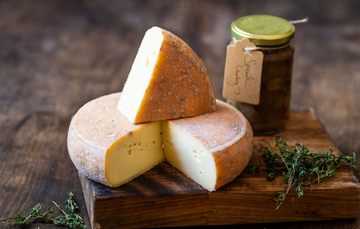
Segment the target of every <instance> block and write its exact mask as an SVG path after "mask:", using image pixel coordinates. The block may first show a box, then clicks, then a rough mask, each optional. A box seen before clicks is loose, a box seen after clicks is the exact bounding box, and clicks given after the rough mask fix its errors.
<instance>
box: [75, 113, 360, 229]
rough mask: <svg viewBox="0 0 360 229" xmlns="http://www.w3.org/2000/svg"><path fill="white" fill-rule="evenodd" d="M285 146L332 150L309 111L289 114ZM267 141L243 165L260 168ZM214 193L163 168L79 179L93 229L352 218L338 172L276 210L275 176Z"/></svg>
mask: <svg viewBox="0 0 360 229" xmlns="http://www.w3.org/2000/svg"><path fill="white" fill-rule="evenodd" d="M282 136H284V137H285V138H286V139H287V141H288V143H289V144H292V142H293V141H294V142H301V143H303V144H304V145H305V146H307V147H309V149H310V151H311V152H318V151H326V150H327V149H328V147H331V148H332V149H333V150H334V151H335V152H336V151H337V148H336V147H335V145H334V144H333V142H332V141H331V139H330V138H329V136H328V135H327V133H326V131H325V130H324V128H323V126H322V125H321V123H320V122H319V121H318V119H317V118H316V116H315V114H314V112H313V111H312V110H308V109H303V110H297V111H293V112H292V113H291V116H290V122H289V124H288V126H287V127H286V129H285V130H284V131H283V132H282ZM273 137H274V136H273V135H271V136H257V137H255V142H254V152H253V156H252V158H251V160H250V162H249V165H248V166H253V165H260V166H261V167H265V161H264V158H263V156H262V153H263V149H264V147H265V146H269V145H270V143H271V142H273ZM246 171H247V169H245V172H243V173H242V174H241V175H240V176H239V177H238V178H236V179H235V180H234V181H233V182H231V183H229V184H228V185H226V186H224V187H222V188H220V189H219V190H217V191H215V192H208V191H206V190H205V189H203V188H201V187H200V186H199V185H197V184H196V183H195V182H193V181H192V180H190V179H189V178H187V177H186V176H185V175H183V174H182V173H181V172H179V171H178V170H177V169H175V168H174V167H172V166H171V165H170V164H168V163H167V162H164V163H162V164H160V165H158V166H156V167H155V168H153V169H152V170H150V171H148V172H146V173H145V174H143V175H141V176H139V177H138V178H136V179H134V180H133V181H130V182H129V183H127V184H125V185H123V186H121V187H119V188H116V189H112V188H108V187H105V186H103V185H101V184H98V183H96V182H93V181H91V180H89V179H88V178H86V177H85V176H84V175H82V174H80V173H79V176H80V180H81V184H82V188H83V192H84V198H85V201H86V204H87V209H88V213H89V217H90V221H91V223H92V225H93V227H94V228H120V227H121V228H144V227H147V228H148V227H178V226H200V225H231V224H249V223H273V222H291V221H320V220H335V219H351V218H356V217H357V216H358V214H359V204H360V184H359V182H358V180H357V179H356V177H355V176H354V174H353V173H352V171H351V169H350V168H348V167H347V166H342V167H341V168H340V169H339V171H338V173H337V174H336V176H335V177H333V178H330V179H327V180H324V181H323V182H322V183H321V185H320V186H319V185H315V188H314V189H313V190H312V191H311V192H310V188H306V189H305V195H304V197H302V198H301V199H298V198H297V197H295V198H294V203H295V206H296V209H297V211H298V212H299V213H296V212H295V211H294V209H293V204H292V201H291V198H288V199H287V201H286V202H285V203H284V204H283V205H282V206H281V208H280V209H279V210H277V211H275V207H276V205H275V201H274V198H275V197H277V192H279V191H282V190H283V188H284V186H285V185H284V182H283V179H282V177H281V176H279V177H277V178H276V179H275V180H274V181H272V182H269V181H267V180H266V173H265V172H260V173H256V174H248V173H247V172H246Z"/></svg>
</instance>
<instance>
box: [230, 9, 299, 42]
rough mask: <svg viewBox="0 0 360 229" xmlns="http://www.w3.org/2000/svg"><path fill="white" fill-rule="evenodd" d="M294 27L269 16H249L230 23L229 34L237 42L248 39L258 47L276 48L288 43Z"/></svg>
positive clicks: (292, 35) (283, 20)
mask: <svg viewBox="0 0 360 229" xmlns="http://www.w3.org/2000/svg"><path fill="white" fill-rule="evenodd" d="M294 33H295V27H294V25H293V24H291V23H290V22H289V21H287V20H285V19H282V18H279V17H275V16H270V15H260V14H258V15H249V16H245V17H241V18H239V19H237V20H236V21H234V22H233V23H231V34H232V36H233V37H235V38H236V39H237V40H241V39H243V38H249V39H250V41H251V42H253V43H254V44H256V45H260V46H276V45H282V44H285V43H287V42H289V41H290V40H291V39H292V38H293V37H294Z"/></svg>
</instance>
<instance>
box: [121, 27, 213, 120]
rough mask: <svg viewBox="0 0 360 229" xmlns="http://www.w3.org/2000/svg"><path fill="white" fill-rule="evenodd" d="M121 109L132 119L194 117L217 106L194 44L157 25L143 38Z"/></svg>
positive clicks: (209, 80) (211, 110) (210, 84)
mask: <svg viewBox="0 0 360 229" xmlns="http://www.w3.org/2000/svg"><path fill="white" fill-rule="evenodd" d="M117 109H118V110H120V111H121V113H122V114H123V115H124V116H125V117H126V118H128V119H129V121H130V122H132V123H142V122H149V121H156V120H168V119H175V118H181V117H191V116H196V115H201V114H206V113H210V112H213V111H215V110H216V101H215V92H214V88H213V85H212V82H211V78H210V76H209V74H208V72H207V70H206V68H205V66H204V64H203V63H202V61H201V60H200V59H199V57H198V56H197V55H196V54H195V53H194V52H193V51H192V50H191V48H190V47H189V46H188V45H187V44H186V43H185V42H184V41H182V40H181V39H180V38H178V37H177V36H175V35H174V34H172V33H170V32H168V31H165V30H163V29H160V28H158V27H153V28H151V29H149V30H148V31H147V32H146V34H145V36H144V38H143V40H142V42H141V45H140V48H139V50H138V53H137V55H136V57H135V60H134V63H133V66H132V68H131V71H130V73H129V76H128V79H127V81H126V83H125V86H124V89H123V95H122V97H121V99H120V100H119V103H118V105H117Z"/></svg>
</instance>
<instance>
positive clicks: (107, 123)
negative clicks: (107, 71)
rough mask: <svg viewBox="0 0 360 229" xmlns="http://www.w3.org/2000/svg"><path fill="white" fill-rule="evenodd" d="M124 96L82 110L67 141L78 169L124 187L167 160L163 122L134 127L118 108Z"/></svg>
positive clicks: (104, 99)
mask: <svg viewBox="0 0 360 229" xmlns="http://www.w3.org/2000/svg"><path fill="white" fill-rule="evenodd" d="M120 95H121V93H117V94H110V95H107V96H103V97H100V98H97V99H95V100H93V101H90V102H88V103H87V104H85V105H84V106H83V107H82V108H80V110H79V111H78V112H77V113H76V114H75V116H74V117H73V119H72V121H71V123H70V127H69V132H68V139H67V143H68V151H69V155H70V158H71V160H72V161H73V163H74V165H75V166H76V168H77V169H78V170H79V171H80V172H82V173H83V174H85V175H86V176H87V177H89V178H90V179H92V180H94V181H96V182H99V183H101V184H104V185H106V186H109V187H117V186H119V185H121V184H124V183H126V182H128V181H130V180H132V179H133V178H135V177H137V176H139V175H140V174H142V173H144V172H146V171H147V170H149V169H151V168H153V167H154V166H155V165H157V164H159V163H161V162H163V161H164V154H163V152H162V150H161V143H162V139H161V136H160V132H161V122H152V123H148V124H146V125H141V124H140V125H134V124H132V123H131V122H129V120H127V118H125V117H124V116H123V115H122V114H121V113H120V111H118V110H117V109H116V104H117V102H118V101H119V98H120Z"/></svg>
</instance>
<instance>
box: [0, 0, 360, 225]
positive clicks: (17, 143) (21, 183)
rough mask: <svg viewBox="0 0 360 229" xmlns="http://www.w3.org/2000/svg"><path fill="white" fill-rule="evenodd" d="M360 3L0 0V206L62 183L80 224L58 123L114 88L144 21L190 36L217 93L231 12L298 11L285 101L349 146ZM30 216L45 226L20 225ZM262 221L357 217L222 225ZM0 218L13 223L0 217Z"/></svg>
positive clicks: (6, 208) (49, 194) (0, 209)
mask: <svg viewBox="0 0 360 229" xmlns="http://www.w3.org/2000/svg"><path fill="white" fill-rule="evenodd" d="M359 12H360V2H359V1H358V0H342V1H331V2H329V3H328V2H326V3H325V2H323V1H313V0H303V1H287V0H279V1H276V2H275V1H265V0H258V1H234V0H222V1H208V0H193V1H186V0H179V1H166V0H133V1H127V0H104V1H99V0H94V1H83V0H53V1H46V0H28V1H21V0H2V1H0V178H1V179H0V218H4V217H8V216H11V215H13V214H15V213H16V212H17V211H18V210H22V211H25V212H26V211H27V209H29V208H31V207H33V206H34V205H35V204H36V203H39V202H41V203H43V204H45V206H47V205H51V200H55V201H58V202H62V201H63V200H64V199H65V198H66V196H67V194H66V192H69V191H73V192H74V194H75V197H77V199H78V200H79V205H80V206H81V207H82V208H81V212H80V215H82V216H83V217H84V220H85V222H86V225H87V226H88V228H89V225H90V224H89V219H88V217H87V213H86V207H85V202H84V199H83V197H82V191H81V185H80V181H79V179H78V176H77V171H76V169H75V167H74V166H73V165H72V163H71V161H70V158H69V157H68V155H67V149H66V135H67V130H68V125H69V122H70V120H71V116H72V115H74V114H75V112H76V111H77V110H78V109H79V108H80V107H81V106H82V105H84V104H85V103H86V102H88V101H90V100H92V99H94V98H97V97H99V96H101V95H106V94H110V93H113V92H118V91H121V90H122V88H123V84H124V82H125V80H126V77H127V75H128V73H129V71H130V68H131V64H132V62H133V59H134V57H135V55H136V52H137V49H138V47H139V44H140V41H141V39H142V37H143V35H144V33H145V31H146V30H147V29H148V28H150V27H151V26H153V25H157V26H159V27H162V28H164V29H167V30H169V31H171V32H173V33H174V34H176V35H178V36H179V37H181V38H182V39H183V40H184V41H186V42H187V43H188V44H189V46H190V47H191V48H192V49H193V50H194V51H195V52H196V53H197V55H198V56H199V57H200V58H201V59H202V61H203V62H204V64H205V66H206V67H207V69H208V71H209V74H210V76H211V78H212V81H213V84H214V87H215V92H216V95H217V98H218V99H222V97H221V92H222V84H223V74H224V66H225V55H226V53H225V50H226V46H227V44H228V43H229V40H230V23H231V22H232V21H233V20H235V19H237V18H238V17H241V16H245V15H249V14H257V13H264V14H271V15H276V16H280V17H283V18H286V19H289V20H296V19H300V18H304V17H309V22H308V23H306V24H301V25H296V35H295V39H294V40H293V41H294V46H295V58H294V70H293V87H292V95H291V98H292V100H291V104H292V106H293V107H298V106H305V107H313V108H314V110H315V111H316V114H317V115H318V117H319V120H321V122H322V123H323V124H324V128H325V129H326V130H327V132H328V133H329V135H330V137H331V139H333V141H334V143H335V145H336V146H338V149H339V150H341V151H342V152H343V153H345V154H346V155H351V154H352V152H355V153H356V155H357V157H358V158H359V157H360V141H359V138H360V128H359V126H360V100H359V98H360V64H359V59H360V50H359V43H360V24H359V21H360V14H359ZM326 147H327V146H326ZM357 173H358V171H357ZM38 227H40V228H42V229H46V228H56V227H55V226H53V225H51V224H42V223H40V222H34V223H33V224H32V225H31V226H29V228H38ZM264 227H266V228H267V229H271V228H276V229H277V228H280V229H282V228H284V229H285V228H286V229H287V228H290V229H295V228H296V229H304V228H306V229H307V228H316V229H325V228H326V229H327V228H344V229H345V228H346V229H347V228H351V229H353V228H359V227H360V218H357V219H356V220H337V221H319V222H303V223H281V224H251V225H236V226H227V227H226V228H247V229H255V228H256V229H260V228H261V229H263V228H264ZM0 228H1V229H5V228H6V229H8V228H14V227H13V226H11V225H9V224H4V223H0Z"/></svg>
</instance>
